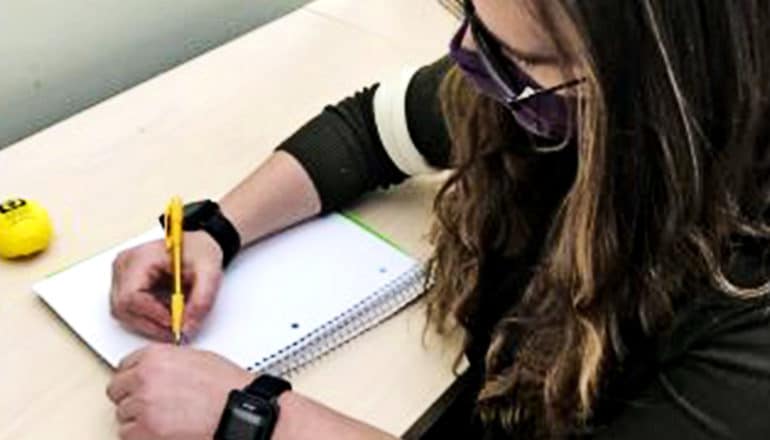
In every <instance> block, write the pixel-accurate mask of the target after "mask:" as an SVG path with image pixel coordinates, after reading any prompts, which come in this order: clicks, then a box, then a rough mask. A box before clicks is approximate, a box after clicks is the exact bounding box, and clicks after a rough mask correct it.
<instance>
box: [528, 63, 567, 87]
mask: <svg viewBox="0 0 770 440" xmlns="http://www.w3.org/2000/svg"><path fill="white" fill-rule="evenodd" d="M525 71H526V72H527V74H528V75H529V76H530V77H531V78H532V79H533V80H534V81H535V82H536V83H538V84H539V85H540V86H541V87H543V88H546V89H547V88H550V87H554V86H558V85H559V84H564V83H565V82H568V81H571V80H572V79H574V78H575V77H574V76H573V74H572V73H571V72H569V71H566V70H564V69H563V68H562V67H560V66H556V65H545V64H543V65H536V66H529V67H528V68H527V69H526V70H525Z"/></svg>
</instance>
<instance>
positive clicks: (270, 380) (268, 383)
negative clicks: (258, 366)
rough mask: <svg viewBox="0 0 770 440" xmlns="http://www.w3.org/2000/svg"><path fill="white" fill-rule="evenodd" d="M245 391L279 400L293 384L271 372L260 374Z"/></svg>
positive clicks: (268, 398) (270, 399)
mask: <svg viewBox="0 0 770 440" xmlns="http://www.w3.org/2000/svg"><path fill="white" fill-rule="evenodd" d="M244 391H245V392H246V393H248V394H251V395H254V396H257V397H261V398H263V399H265V400H269V401H272V400H277V399H278V397H279V396H280V395H281V394H283V393H284V392H286V391H291V384H290V383H289V382H288V381H286V380H283V379H281V378H280V377H276V376H271V375H269V374H260V375H259V376H258V377H257V378H256V379H254V381H253V382H251V383H250V384H249V385H247V386H246V388H245V389H244Z"/></svg>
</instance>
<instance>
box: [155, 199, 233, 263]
mask: <svg viewBox="0 0 770 440" xmlns="http://www.w3.org/2000/svg"><path fill="white" fill-rule="evenodd" d="M163 223H164V216H163V215H161V216H160V224H161V226H163ZM182 229H184V230H185V231H200V230H204V231H206V232H207V233H208V234H209V235H210V236H211V237H212V238H213V239H214V241H216V242H217V244H219V247H220V248H221V249H222V267H227V265H228V264H230V261H232V259H233V258H234V257H235V254H237V253H238V251H239V250H240V249H241V236H240V235H239V234H238V230H237V229H235V226H233V224H232V223H230V220H228V219H227V217H225V216H224V214H222V210H220V209H219V205H217V204H216V202H213V201H211V200H201V201H198V202H192V203H188V204H186V205H184V220H183V222H182Z"/></svg>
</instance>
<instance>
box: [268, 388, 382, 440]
mask: <svg viewBox="0 0 770 440" xmlns="http://www.w3.org/2000/svg"><path fill="white" fill-rule="evenodd" d="M279 405H280V408H281V410H280V411H281V413H280V415H279V417H278V424H277V425H276V427H275V431H274V432H273V437H272V438H273V439H275V440H304V439H313V440H325V439H334V440H348V439H350V440H354V439H356V440H359V439H360V440H392V439H394V438H396V437H393V436H392V435H390V434H388V433H386V432H383V431H381V430H379V429H377V428H374V427H373V426H370V425H367V424H365V423H363V422H360V421H357V420H353V419H351V418H350V417H347V416H345V415H343V414H340V413H338V412H336V411H334V410H332V409H331V408H328V407H326V406H323V405H321V404H320V403H318V402H315V401H313V400H311V399H309V398H307V397H304V396H301V395H300V394H297V393H295V392H287V393H284V394H282V395H281V397H280V398H279Z"/></svg>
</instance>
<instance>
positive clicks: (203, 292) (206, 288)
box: [183, 267, 222, 336]
mask: <svg viewBox="0 0 770 440" xmlns="http://www.w3.org/2000/svg"><path fill="white" fill-rule="evenodd" d="M192 278H193V279H192V289H191V290H190V296H189V298H188V299H187V305H186V307H185V314H184V328H183V331H184V333H185V335H187V336H191V335H193V334H195V333H196V332H197V331H198V330H199V328H200V326H201V324H202V323H203V320H204V319H205V318H206V316H207V315H208V313H209V311H211V308H212V307H213V306H214V300H215V299H216V295H217V293H218V291H219V286H220V284H221V283H222V270H221V269H220V268H218V267H214V268H211V267H205V268H196V269H194V272H193V274H192Z"/></svg>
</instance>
